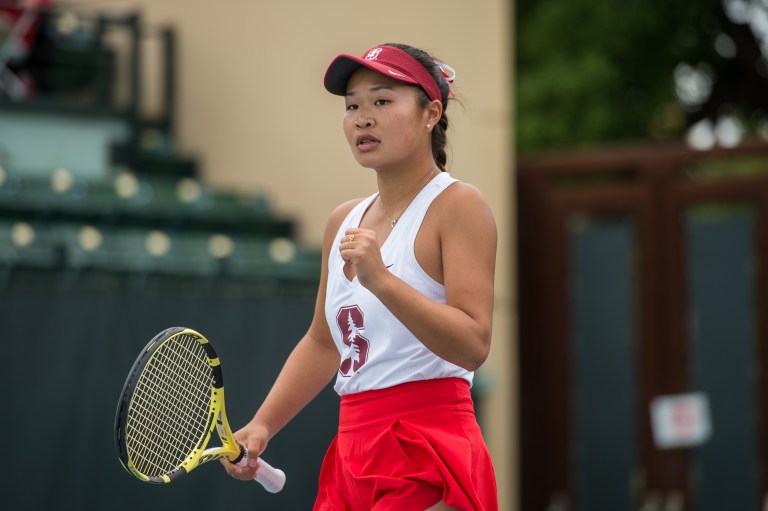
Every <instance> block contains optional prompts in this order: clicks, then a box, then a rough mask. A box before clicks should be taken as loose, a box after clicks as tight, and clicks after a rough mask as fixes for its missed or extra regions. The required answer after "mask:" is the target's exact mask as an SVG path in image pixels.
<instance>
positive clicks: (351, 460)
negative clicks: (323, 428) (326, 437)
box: [314, 378, 498, 511]
mask: <svg viewBox="0 0 768 511" xmlns="http://www.w3.org/2000/svg"><path fill="white" fill-rule="evenodd" d="M440 501H444V502H445V503H446V504H448V505H450V506H453V507H455V508H458V509H461V510H464V511H497V510H498V498H497V494H496V478H495V476H494V472H493V465H492V463H491V456H490V454H489V453H488V449H487V447H486V445H485V442H484V441H483V437H482V434H481V433H480V428H479V427H478V425H477V420H476V419H475V413H474V408H473V406H472V398H471V396H470V392H469V384H468V383H467V382H466V381H465V380H462V379H459V378H446V379H437V380H425V381H417V382H410V383H405V384H402V385H397V386H395V387H391V388H387V389H381V390H371V391H367V392H360V393H356V394H350V395H345V396H342V398H341V410H340V414H339V432H338V434H337V435H336V438H334V440H333V442H332V443H331V446H330V448H329V449H328V452H327V453H326V455H325V459H324V460H323V465H322V468H321V470H320V482H319V492H318V496H317V500H316V502H315V506H314V511H390V510H392V511H424V510H425V509H427V508H429V507H431V506H433V505H435V504H437V503H438V502H440Z"/></svg>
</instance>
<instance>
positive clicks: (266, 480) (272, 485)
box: [237, 447, 285, 493]
mask: <svg viewBox="0 0 768 511" xmlns="http://www.w3.org/2000/svg"><path fill="white" fill-rule="evenodd" d="M243 451H244V455H243V457H242V458H240V461H239V462H238V463H237V465H239V466H241V467H244V466H246V465H247V464H248V449H246V448H245V447H243ZM258 460H259V469H258V470H257V471H256V477H254V478H253V480H254V481H256V482H257V483H259V484H261V485H262V486H263V487H264V489H265V490H267V491H268V492H269V493H277V492H279V491H280V490H282V489H283V486H284V485H285V472H283V471H282V470H280V469H279V468H275V467H273V466H272V465H270V464H269V463H267V462H266V461H264V460H263V459H261V458H258Z"/></svg>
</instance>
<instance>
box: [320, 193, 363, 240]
mask: <svg viewBox="0 0 768 511" xmlns="http://www.w3.org/2000/svg"><path fill="white" fill-rule="evenodd" d="M363 200H364V199H362V198H359V199H352V200H348V201H346V202H343V203H341V204H339V205H338V206H336V208H334V210H333V211H332V212H331V215H330V217H328V223H327V224H326V225H325V235H324V239H325V241H326V244H327V243H330V242H331V241H333V238H334V236H336V233H337V232H338V230H339V227H340V226H341V223H342V222H343V221H344V219H345V218H346V217H347V215H348V214H349V212H350V211H352V210H353V209H354V207H355V206H357V205H358V204H360V203H361V202H362V201H363Z"/></svg>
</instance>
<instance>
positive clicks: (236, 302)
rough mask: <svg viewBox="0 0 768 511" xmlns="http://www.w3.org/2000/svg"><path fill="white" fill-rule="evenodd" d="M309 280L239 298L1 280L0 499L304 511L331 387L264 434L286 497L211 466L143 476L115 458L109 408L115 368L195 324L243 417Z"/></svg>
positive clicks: (282, 353)
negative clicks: (1, 458)
mask: <svg viewBox="0 0 768 511" xmlns="http://www.w3.org/2000/svg"><path fill="white" fill-rule="evenodd" d="M315 291H316V290H315V288H314V287H313V286H306V287H302V286H294V287H293V288H292V289H290V290H287V289H280V288H279V287H274V286H273V287H271V288H265V289H263V290H261V291H260V290H258V289H254V290H251V291H250V292H248V293H240V294H238V295H236V296H235V295H232V294H231V293H223V292H217V291H216V290H215V289H214V290H208V291H206V292H179V291H176V290H174V288H173V287H172V286H167V287H155V288H149V287H139V286H135V285H133V286H129V285H125V284H124V283H121V282H112V283H111V284H110V285H109V286H107V285H92V284H88V285H86V284H85V283H83V284H80V283H78V282H76V281H75V282H71V281H67V280H66V279H62V278H60V277H57V276H54V275H51V276H48V277H46V278H44V279H43V280H37V281H36V283H35V284H34V285H30V284H29V282H28V281H27V280H25V279H24V277H23V275H22V276H20V277H17V278H15V279H12V280H11V281H10V282H8V283H6V285H5V287H3V288H2V289H0V326H1V327H2V328H1V330H0V343H1V345H2V348H3V350H2V351H3V354H4V355H5V357H4V358H5V370H4V371H2V375H3V376H2V388H3V389H4V391H5V398H6V403H8V402H10V403H9V404H10V406H8V405H7V404H6V406H4V407H3V409H4V413H3V420H2V421H1V423H2V426H0V427H2V438H3V442H4V444H5V445H6V446H7V448H8V449H10V452H7V453H6V457H5V459H6V465H5V468H4V470H3V472H4V476H3V478H2V483H1V484H2V488H3V492H2V493H3V498H2V508H3V509H13V510H38V509H40V510H42V509H46V510H49V509H74V510H114V511H118V510H131V511H135V510H136V509H142V510H147V511H149V510H155V509H156V510H169V509H210V510H216V509H227V510H229V509H264V510H306V509H311V506H312V503H313V502H314V497H315V492H316V488H317V475H318V472H319V468H320V464H321V462H322V458H323V455H324V453H325V450H326V448H327V446H328V444H329V443H330V441H331V439H332V437H333V435H334V433H335V429H336V425H337V413H338V397H337V396H336V395H335V393H333V390H332V389H331V388H330V387H328V388H326V389H325V390H323V392H321V394H320V395H319V396H318V397H317V398H316V399H315V400H314V401H313V402H312V403H311V404H310V405H309V406H308V407H307V408H305V409H304V410H303V411H302V412H301V413H300V414H299V415H298V417H297V418H296V419H295V420H294V421H293V422H292V423H291V424H289V425H288V426H287V427H286V428H285V429H284V430H283V431H282V432H281V433H280V434H278V435H277V436H276V437H275V438H274V439H273V440H272V441H271V443H270V445H269V447H268V449H267V451H266V452H265V454H264V457H265V459H267V460H268V461H270V462H271V463H272V464H273V465H275V466H277V467H280V468H282V469H284V470H285V472H286V474H287V477H288V480H287V483H286V486H285V489H284V490H283V492H281V493H279V494H275V495H272V494H269V493H267V492H265V491H264V490H263V489H262V487H261V486H260V485H258V484H257V483H242V482H239V481H235V480H234V479H231V478H229V477H228V476H227V475H226V473H225V472H224V470H223V469H222V468H221V467H220V466H218V463H211V464H208V465H205V466H202V467H200V468H198V469H197V470H195V471H194V472H192V473H191V474H189V475H187V476H186V477H184V478H182V479H180V480H178V481H176V482H174V483H173V484H170V485H151V484H147V483H143V482H140V481H139V480H137V479H135V478H134V477H133V476H132V475H130V474H129V473H128V472H126V471H125V470H124V469H123V468H122V466H121V465H120V463H119V462H118V459H117V455H116V451H115V447H114V440H113V436H114V435H113V424H114V414H115V408H116V404H117V399H118V397H119V394H120V391H121V389H122V386H123V383H124V381H125V377H126V375H127V372H128V370H129V368H130V367H131V365H132V363H133V361H134V360H135V358H136V356H137V355H138V353H139V351H140V350H141V348H143V347H144V346H145V345H146V343H147V342H148V341H149V340H150V339H151V338H152V337H153V336H154V335H155V334H156V333H157V332H159V331H160V330H163V329H164V328H167V327H169V326H187V327H190V328H194V329H196V330H198V331H200V332H201V333H203V334H204V335H205V336H206V337H208V339H209V340H210V341H211V342H212V343H213V345H214V347H215V348H216V350H217V352H218V354H219V357H220V358H221V360H222V365H223V371H224V381H225V387H226V392H227V415H228V417H229V419H230V422H231V424H232V427H233V429H235V430H237V429H238V428H239V427H240V426H242V425H243V424H244V423H245V422H247V421H248V420H249V419H250V418H251V416H252V414H253V413H254V412H255V410H256V408H257V407H258V405H259V404H260V403H261V401H262V400H263V398H264V397H265V396H266V394H267V392H268V391H269V388H270V386H271V384H272V382H273V381H274V379H275V377H276V376H277V374H278V372H279V371H280V369H281V367H282V364H283V362H284V360H285V358H286V357H287V356H288V354H289V353H290V351H291V350H292V349H293V347H294V346H295V344H296V342H297V341H298V340H299V339H300V338H301V336H302V335H303V334H304V332H305V331H306V329H307V327H308V326H309V323H310V321H311V316H312V311H313V307H314V300H315Z"/></svg>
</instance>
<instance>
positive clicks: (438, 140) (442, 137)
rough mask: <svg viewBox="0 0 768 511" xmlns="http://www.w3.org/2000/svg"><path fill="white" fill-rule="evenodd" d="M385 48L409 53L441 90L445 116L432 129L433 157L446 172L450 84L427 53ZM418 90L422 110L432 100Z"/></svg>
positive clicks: (413, 49) (391, 44)
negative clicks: (447, 110)
mask: <svg viewBox="0 0 768 511" xmlns="http://www.w3.org/2000/svg"><path fill="white" fill-rule="evenodd" d="M383 46H394V47H395V48H398V49H400V50H402V51H404V52H405V53H407V54H408V55H410V56H411V57H413V58H414V59H416V61H417V62H418V63H419V64H421V65H422V66H424V69H426V70H427V71H428V72H429V74H431V75H432V78H434V79H435V82H437V86H438V88H439V89H440V96H441V102H442V103H443V115H442V117H440V120H439V121H438V122H437V124H436V125H435V127H434V128H433V129H432V156H433V157H434V158H435V163H437V166H438V167H439V168H440V170H441V171H443V172H445V164H446V163H447V162H448V156H447V154H446V152H445V145H446V143H447V142H448V117H447V116H446V115H445V110H446V108H447V107H448V98H449V96H450V89H449V87H448V82H446V81H445V78H444V77H443V73H442V72H441V71H440V69H439V68H438V67H437V64H436V63H435V58H434V57H432V56H431V55H430V54H429V53H427V52H426V51H424V50H420V49H419V48H414V47H413V46H408V45H407V44H400V43H386V44H384V45H383ZM418 89H419V92H420V93H421V94H420V95H419V105H420V106H421V107H422V108H426V106H427V105H429V103H430V99H429V97H428V96H427V93H426V92H425V91H424V89H422V88H421V87H419V88H418Z"/></svg>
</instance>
